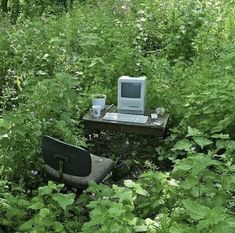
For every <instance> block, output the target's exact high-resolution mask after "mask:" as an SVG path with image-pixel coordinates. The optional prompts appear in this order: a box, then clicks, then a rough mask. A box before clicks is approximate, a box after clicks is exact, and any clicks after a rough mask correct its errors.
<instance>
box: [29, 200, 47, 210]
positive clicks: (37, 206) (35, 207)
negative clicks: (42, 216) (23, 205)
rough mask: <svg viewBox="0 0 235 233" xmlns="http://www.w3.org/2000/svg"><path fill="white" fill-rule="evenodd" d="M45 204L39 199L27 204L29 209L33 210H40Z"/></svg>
mask: <svg viewBox="0 0 235 233" xmlns="http://www.w3.org/2000/svg"><path fill="white" fill-rule="evenodd" d="M44 206H45V204H44V203H43V202H41V201H38V202H36V203H34V204H33V205H31V206H29V207H28V208H29V209H33V210H40V209H42V208H43V207H44Z"/></svg>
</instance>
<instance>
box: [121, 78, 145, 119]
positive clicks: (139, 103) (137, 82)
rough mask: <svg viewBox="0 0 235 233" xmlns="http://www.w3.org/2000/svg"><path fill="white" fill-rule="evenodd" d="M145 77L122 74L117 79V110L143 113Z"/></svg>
mask: <svg viewBox="0 0 235 233" xmlns="http://www.w3.org/2000/svg"><path fill="white" fill-rule="evenodd" d="M145 102H146V77H145V76H142V77H129V76H122V77H120V78H119V79H118V112H121V113H129V114H140V115H142V114H144V111H145Z"/></svg>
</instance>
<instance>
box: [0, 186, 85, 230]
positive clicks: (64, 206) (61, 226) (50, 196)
mask: <svg viewBox="0 0 235 233" xmlns="http://www.w3.org/2000/svg"><path fill="white" fill-rule="evenodd" d="M0 187H1V193H0V196H1V198H2V199H1V200H4V204H1V214H0V220H1V221H0V222H1V224H0V226H1V227H4V229H5V230H6V231H5V232H13V231H17V232H66V231H68V230H75V229H77V230H78V229H79V227H81V226H79V224H77V226H76V228H75V227H73V226H72V225H71V226H70V224H71V222H72V221H75V219H76V216H75V214H76V215H79V214H80V213H81V208H79V207H78V206H77V205H76V204H75V203H74V198H75V195H74V194H62V193H59V192H58V191H59V190H60V189H61V187H62V186H61V185H56V184H54V183H52V182H49V183H48V185H47V186H42V187H40V188H39V189H38V191H37V193H36V194H35V196H34V197H32V198H27V196H26V194H25V193H24V192H22V191H21V192H18V193H17V194H14V195H13V194H11V193H10V192H9V191H10V188H9V186H6V185H5V186H4V184H2V185H1V186H0ZM73 218H74V219H73ZM81 218H82V217H80V219H81ZM72 219H73V220H72Z"/></svg>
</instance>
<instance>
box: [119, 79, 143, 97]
mask: <svg viewBox="0 0 235 233" xmlns="http://www.w3.org/2000/svg"><path fill="white" fill-rule="evenodd" d="M140 94H141V83H132V82H129V83H128V82H124V83H122V84H121V97H124V98H140Z"/></svg>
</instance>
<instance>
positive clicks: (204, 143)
mask: <svg viewBox="0 0 235 233" xmlns="http://www.w3.org/2000/svg"><path fill="white" fill-rule="evenodd" d="M193 140H194V141H195V142H196V143H197V144H198V145H199V146H200V147H201V148H204V147H205V146H208V145H210V144H212V143H213V142H212V141H211V140H209V139H207V138H206V137H193Z"/></svg>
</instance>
